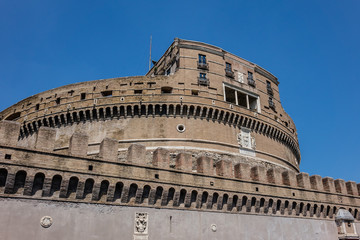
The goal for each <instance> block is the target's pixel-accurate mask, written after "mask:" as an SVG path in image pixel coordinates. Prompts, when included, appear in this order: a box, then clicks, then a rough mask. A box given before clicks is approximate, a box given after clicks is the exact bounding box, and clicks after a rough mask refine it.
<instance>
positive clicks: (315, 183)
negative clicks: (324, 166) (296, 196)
mask: <svg viewBox="0 0 360 240" xmlns="http://www.w3.org/2000/svg"><path fill="white" fill-rule="evenodd" d="M310 185H311V189H314V190H320V191H322V190H324V185H323V181H322V177H321V176H319V175H312V176H310Z"/></svg>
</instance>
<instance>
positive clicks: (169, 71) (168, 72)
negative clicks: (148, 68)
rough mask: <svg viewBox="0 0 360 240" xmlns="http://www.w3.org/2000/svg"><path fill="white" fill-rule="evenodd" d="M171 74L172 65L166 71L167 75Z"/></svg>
mask: <svg viewBox="0 0 360 240" xmlns="http://www.w3.org/2000/svg"><path fill="white" fill-rule="evenodd" d="M170 74H171V67H169V68H168V69H167V70H166V71H165V76H169V75H170Z"/></svg>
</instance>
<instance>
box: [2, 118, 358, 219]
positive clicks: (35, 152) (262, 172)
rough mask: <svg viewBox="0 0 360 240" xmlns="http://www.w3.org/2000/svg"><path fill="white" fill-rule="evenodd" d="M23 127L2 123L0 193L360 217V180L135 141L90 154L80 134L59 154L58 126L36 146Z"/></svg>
mask: <svg viewBox="0 0 360 240" xmlns="http://www.w3.org/2000/svg"><path fill="white" fill-rule="evenodd" d="M19 129H20V125H19V124H18V123H16V122H11V121H2V122H0V196H3V197H5V196H11V197H17V198H37V199H40V198H41V199H45V200H56V201H79V202H91V203H101V204H120V205H123V204H125V205H131V206H132V205H142V206H143V205H146V206H148V207H165V208H189V209H204V210H209V211H210V210H211V211H230V212H247V213H254V214H281V215H289V216H295V217H321V218H326V217H330V218H332V217H333V214H334V213H335V212H336V210H337V209H339V208H346V209H348V210H349V211H350V212H351V213H352V214H353V216H354V217H355V219H359V214H358V208H359V206H360V197H359V190H360V184H356V183H355V182H352V181H348V182H345V181H344V180H342V179H337V180H334V179H332V178H329V177H325V178H322V177H320V176H318V175H314V176H309V175H308V174H307V173H295V172H293V171H287V170H283V169H279V168H269V169H267V168H264V167H262V166H252V165H250V164H246V163H241V162H240V163H235V164H233V162H231V161H228V160H225V159H224V160H223V159H221V160H216V161H215V160H214V159H212V158H209V157H208V156H205V155H204V156H200V157H198V158H197V159H193V157H192V156H191V155H189V154H187V153H180V154H178V155H177V156H176V157H175V164H174V165H171V164H170V152H169V151H168V150H167V149H165V148H157V149H156V150H155V151H153V153H152V161H151V163H147V162H145V161H144V159H145V156H146V154H147V149H146V147H145V146H143V145H141V144H132V145H130V147H129V148H128V151H127V154H126V157H125V159H121V158H119V157H118V144H119V142H118V140H114V139H110V138H104V139H103V141H102V142H101V144H100V146H99V154H98V155H96V156H89V155H87V150H88V145H89V143H88V137H87V135H86V134H81V133H75V134H73V135H72V137H71V138H70V141H69V148H68V153H61V154H60V153H57V152H54V151H53V149H54V142H55V135H56V129H54V128H47V127H40V128H39V131H37V133H36V136H35V138H36V144H35V146H34V147H33V148H25V147H19V146H17V145H16V142H17V134H14V133H18V132H19Z"/></svg>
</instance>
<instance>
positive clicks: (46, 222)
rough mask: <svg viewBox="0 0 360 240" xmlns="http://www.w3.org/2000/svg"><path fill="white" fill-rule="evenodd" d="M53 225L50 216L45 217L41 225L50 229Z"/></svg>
mask: <svg viewBox="0 0 360 240" xmlns="http://www.w3.org/2000/svg"><path fill="white" fill-rule="evenodd" d="M52 223H53V220H52V218H51V217H49V216H44V217H42V218H41V220H40V225H41V226H42V227H43V228H48V227H50V226H51V225H52Z"/></svg>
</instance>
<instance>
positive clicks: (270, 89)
mask: <svg viewBox="0 0 360 240" xmlns="http://www.w3.org/2000/svg"><path fill="white" fill-rule="evenodd" d="M266 89H267V93H268V94H269V95H271V96H274V91H273V89H272V88H271V87H267V88H266Z"/></svg>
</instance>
